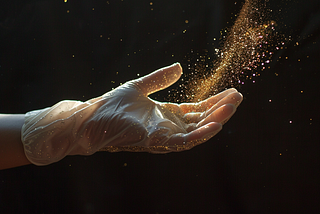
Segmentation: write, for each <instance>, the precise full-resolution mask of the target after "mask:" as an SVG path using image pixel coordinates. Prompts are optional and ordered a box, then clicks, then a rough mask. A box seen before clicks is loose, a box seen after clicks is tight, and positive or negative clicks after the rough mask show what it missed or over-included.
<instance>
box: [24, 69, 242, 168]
mask: <svg viewBox="0 0 320 214" xmlns="http://www.w3.org/2000/svg"><path fill="white" fill-rule="evenodd" d="M181 74H182V68H181V66H180V64H178V63H176V64H173V65H172V66H169V67H165V68H162V69H159V70H157V71H155V72H153V73H151V74H149V75H147V76H144V77H141V78H139V79H136V80H133V81H130V82H127V83H125V84H123V85H121V86H119V87H118V88H116V89H114V90H112V91H110V92H108V93H106V94H104V95H102V96H100V97H98V98H94V99H91V100H88V101H87V102H80V101H69V100H65V101H61V102H59V103H57V104H56V105H54V106H53V107H50V108H46V109H42V110H36V111H31V112H28V113H27V114H26V116H25V123H24V125H23V127H22V137H21V138H22V142H23V144H24V149H25V154H26V156H27V158H28V159H29V160H30V161H31V162H32V163H33V164H35V165H47V164H50V163H53V162H57V161H59V160H61V159H62V158H64V157H65V156H67V155H91V154H93V153H95V152H97V151H99V150H100V151H109V152H118V151H132V152H140V151H146V152H151V153H167V152H172V151H182V150H187V149H190V148H192V147H194V146H195V145H198V144H200V143H203V142H205V141H206V140H208V139H210V138H211V137H213V136H214V135H215V134H217V133H218V132H219V131H220V130H221V128H222V125H221V124H222V123H224V122H226V121H227V120H228V119H229V118H230V117H231V116H232V115H233V113H234V112H235V110H236V106H238V105H239V104H240V102H241V101H242V95H241V94H240V93H238V92H237V91H236V90H235V89H229V90H226V91H224V92H222V93H220V94H218V95H215V96H213V97H211V98H208V99H207V100H205V101H202V102H200V103H183V104H175V103H161V102H157V101H154V100H152V99H150V98H148V95H149V94H152V93H154V92H156V91H159V90H162V89H164V88H166V87H169V86H170V85H172V84H173V83H174V82H176V81H177V80H178V79H179V78H180V76H181Z"/></svg>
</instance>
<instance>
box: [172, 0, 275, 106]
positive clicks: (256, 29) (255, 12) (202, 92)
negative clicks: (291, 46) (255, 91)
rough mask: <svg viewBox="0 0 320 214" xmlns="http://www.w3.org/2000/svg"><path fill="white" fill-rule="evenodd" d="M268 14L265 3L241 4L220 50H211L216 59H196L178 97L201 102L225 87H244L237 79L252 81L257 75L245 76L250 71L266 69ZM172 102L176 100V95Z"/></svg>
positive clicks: (248, 1)
mask: <svg viewBox="0 0 320 214" xmlns="http://www.w3.org/2000/svg"><path fill="white" fill-rule="evenodd" d="M268 13H269V11H268V10H267V8H266V2H265V1H263V2H259V1H257V0H246V1H245V3H244V5H243V7H242V9H241V11H240V13H239V14H238V16H237V19H236V21H235V23H234V25H233V27H231V29H230V30H228V31H226V32H227V35H226V36H223V38H222V39H223V40H224V44H223V46H222V48H220V49H215V51H216V55H217V56H216V60H213V59H211V58H210V57H208V56H200V57H199V59H197V61H198V62H197V64H195V67H196V68H195V69H194V72H192V73H191V74H190V76H189V77H188V78H187V79H188V80H186V81H184V84H182V87H181V86H180V87H181V88H184V90H181V91H180V92H181V94H180V97H185V98H184V99H185V100H183V99H181V101H187V102H188V101H192V102H198V101H201V100H203V99H205V98H207V97H209V96H212V95H214V94H217V93H218V92H220V91H221V90H223V89H225V88H227V87H235V86H238V85H239V84H240V85H241V84H244V82H243V80H241V78H243V77H244V78H246V79H252V78H254V77H256V76H259V75H260V74H258V73H251V74H248V73H250V71H251V72H252V71H253V70H255V69H257V68H260V67H261V69H262V70H264V69H266V68H268V67H269V66H268V64H269V63H270V62H271V56H272V54H273V52H271V51H268V50H267V49H268V48H269V47H270V46H269V42H270V40H271V39H272V38H273V34H274V31H275V25H276V23H275V22H274V21H272V20H268V17H269V16H268ZM221 34H222V35H223V32H221ZM208 61H209V63H208ZM189 66H190V65H188V67H189ZM189 69H190V68H189ZM248 71H249V72H248ZM253 83H254V81H253ZM180 92H179V93H180ZM182 94H184V95H183V96H182ZM175 99H176V101H180V100H179V95H178V97H175Z"/></svg>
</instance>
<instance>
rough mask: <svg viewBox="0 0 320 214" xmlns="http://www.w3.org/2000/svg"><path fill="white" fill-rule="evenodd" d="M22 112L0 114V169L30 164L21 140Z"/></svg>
mask: <svg viewBox="0 0 320 214" xmlns="http://www.w3.org/2000/svg"><path fill="white" fill-rule="evenodd" d="M23 123H24V115H23V114H0V169H7V168H12V167H17V166H22V165H27V164H30V161H29V160H28V159H27V158H26V156H25V153H24V149H23V144H22V142H21V128H22V125H23Z"/></svg>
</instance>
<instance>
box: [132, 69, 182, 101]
mask: <svg viewBox="0 0 320 214" xmlns="http://www.w3.org/2000/svg"><path fill="white" fill-rule="evenodd" d="M181 74H182V68H181V66H180V64H179V63H175V64H173V65H171V66H168V67H164V68H161V69H159V70H156V71H154V72H152V73H151V74H148V75H146V76H144V77H141V78H139V79H136V80H134V81H133V82H134V83H135V84H136V85H137V86H139V88H140V89H141V90H142V93H143V94H144V95H145V96H148V95H149V94H152V93H154V92H157V91H160V90H162V89H164V88H167V87H169V86H170V85H172V84H173V83H175V82H176V81H177V80H178V79H179V78H180V76H181Z"/></svg>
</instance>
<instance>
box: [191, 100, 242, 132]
mask: <svg viewBox="0 0 320 214" xmlns="http://www.w3.org/2000/svg"><path fill="white" fill-rule="evenodd" d="M235 111H236V107H235V106H234V105H233V104H226V105H223V106H221V107H220V108H218V109H217V110H215V111H214V112H212V113H211V114H210V115H208V116H206V118H204V119H203V120H201V121H200V122H199V123H198V124H197V126H196V127H201V126H204V125H206V124H207V123H211V122H217V123H221V124H224V123H226V121H227V120H229V118H230V117H231V116H232V115H233V114H234V113H235Z"/></svg>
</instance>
